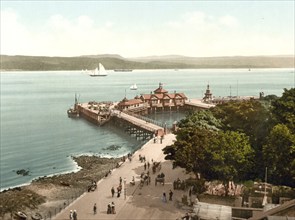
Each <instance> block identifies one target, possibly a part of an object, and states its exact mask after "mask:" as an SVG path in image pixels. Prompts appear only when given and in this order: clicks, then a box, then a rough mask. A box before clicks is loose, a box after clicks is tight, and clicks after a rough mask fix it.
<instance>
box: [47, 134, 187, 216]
mask: <svg viewBox="0 0 295 220" xmlns="http://www.w3.org/2000/svg"><path fill="white" fill-rule="evenodd" d="M174 140H175V136H174V135H173V134H168V135H165V137H164V139H163V142H162V144H161V143H160V141H159V140H158V141H157V143H154V141H153V140H150V141H149V142H148V143H146V144H145V145H144V146H143V147H142V148H141V149H139V150H138V151H136V152H135V153H134V155H132V160H131V161H129V160H128V159H127V160H126V161H125V162H124V163H123V164H122V165H121V166H120V167H119V168H117V169H115V170H113V171H112V174H111V175H109V176H108V177H105V178H103V179H102V180H100V181H99V182H98V183H97V189H96V190H95V191H94V192H85V193H84V194H83V195H82V196H81V197H79V198H78V199H77V200H75V201H74V202H73V203H72V204H70V205H69V206H68V207H67V208H66V209H64V210H63V211H62V212H61V213H59V214H57V215H56V216H55V217H54V218H53V219H56V220H59V219H69V213H70V210H77V213H78V219H79V220H82V219H130V220H131V219H173V220H175V219H176V218H179V217H180V216H182V215H183V214H184V213H185V210H182V209H180V208H178V202H177V200H181V197H182V195H183V194H184V192H183V191H177V190H175V191H174V190H173V184H172V183H173V181H174V180H176V179H177V178H180V179H181V180H182V179H185V178H187V174H185V172H184V170H183V169H180V168H176V169H172V164H171V162H170V161H165V160H164V154H163V152H162V149H163V148H164V147H165V146H167V145H171V144H172V143H173V141H174ZM139 155H141V156H145V158H146V161H149V162H150V163H151V164H152V160H153V161H157V162H159V161H161V170H160V171H157V172H156V173H155V174H153V172H152V169H151V167H152V166H150V168H149V172H150V175H151V183H150V185H144V186H142V187H141V186H140V184H139V181H140V174H141V173H142V172H144V171H145V170H144V163H142V162H140V160H139ZM161 172H163V173H165V184H164V185H162V184H159V183H158V184H157V186H155V177H156V175H157V174H159V173H161ZM133 176H134V177H135V181H136V184H135V186H131V185H130V181H131V180H132V177H133ZM120 177H122V179H123V190H122V194H121V196H120V197H119V198H117V193H115V196H114V197H113V198H112V196H111V187H114V188H115V189H116V188H117V186H118V185H119V179H120ZM124 179H125V180H126V184H124ZM125 186H126V197H125V195H124V187H125ZM170 189H171V190H172V191H173V193H174V194H173V201H167V202H163V201H162V195H163V192H165V193H166V195H167V200H168V198H169V190H170ZM116 191H117V190H116ZM110 202H114V203H115V209H116V214H107V213H106V211H107V205H108V204H109V203H110ZM94 203H96V204H97V214H94V213H93V205H94Z"/></svg>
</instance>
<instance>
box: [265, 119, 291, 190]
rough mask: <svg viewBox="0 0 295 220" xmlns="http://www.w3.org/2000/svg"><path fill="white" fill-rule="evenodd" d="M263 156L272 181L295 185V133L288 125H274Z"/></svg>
mask: <svg viewBox="0 0 295 220" xmlns="http://www.w3.org/2000/svg"><path fill="white" fill-rule="evenodd" d="M263 156H264V161H265V166H266V167H268V173H269V175H268V176H269V180H270V181H271V182H273V183H276V184H283V185H288V186H293V187H294V186H295V182H294V181H295V179H294V178H295V172H294V170H295V135H294V134H292V133H291V131H290V129H289V128H288V127H287V126H286V125H284V124H278V125H276V126H274V127H273V129H272V130H271V132H270V134H269V136H268V138H267V142H266V144H265V145H264V146H263Z"/></svg>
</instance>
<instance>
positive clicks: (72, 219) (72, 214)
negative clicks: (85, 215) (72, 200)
mask: <svg viewBox="0 0 295 220" xmlns="http://www.w3.org/2000/svg"><path fill="white" fill-rule="evenodd" d="M77 219H78V215H77V211H76V210H74V211H73V210H70V220H77Z"/></svg>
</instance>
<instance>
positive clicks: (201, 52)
mask: <svg viewBox="0 0 295 220" xmlns="http://www.w3.org/2000/svg"><path fill="white" fill-rule="evenodd" d="M178 16H179V17H177V16H175V19H174V20H171V21H169V22H167V23H158V24H157V25H155V26H148V27H145V28H142V27H133V28H128V31H122V30H124V29H125V28H126V27H127V26H128V27H129V24H126V27H124V26H123V29H122V25H115V22H114V21H111V20H105V21H103V20H100V21H99V22H98V21H96V20H93V18H91V17H89V16H88V15H80V16H78V17H76V18H72V19H69V18H67V17H65V16H63V15H58V14H57V15H53V16H51V17H49V18H48V20H47V22H43V25H44V26H43V27H42V28H39V29H36V27H30V26H26V25H25V24H24V23H23V22H22V20H21V18H19V17H18V15H17V14H16V13H15V12H14V11H11V10H4V11H1V54H8V55H46V56H79V55H86V54H105V53H114V54H120V55H122V56H125V57H135V56H149V55H166V54H179V55H186V56H235V55H257V54H259V55H269V54H293V53H294V52H292V51H294V42H293V40H292V37H294V36H290V35H283V34H281V35H277V36H274V35H268V34H266V33H261V32H259V33H258V32H255V31H254V30H250V31H246V30H245V27H243V23H240V22H239V20H238V19H237V18H235V17H233V16H231V15H224V16H220V17H217V16H214V15H210V14H206V13H204V12H200V11H194V12H188V13H185V14H183V15H178ZM98 23H99V24H98ZM126 29H127V28H126ZM126 29H125V30H126ZM290 42H293V43H290Z"/></svg>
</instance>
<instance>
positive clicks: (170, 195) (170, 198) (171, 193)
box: [169, 189, 173, 201]
mask: <svg viewBox="0 0 295 220" xmlns="http://www.w3.org/2000/svg"><path fill="white" fill-rule="evenodd" d="M172 196H173V192H172V190H171V189H170V191H169V201H172Z"/></svg>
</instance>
